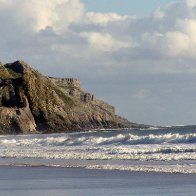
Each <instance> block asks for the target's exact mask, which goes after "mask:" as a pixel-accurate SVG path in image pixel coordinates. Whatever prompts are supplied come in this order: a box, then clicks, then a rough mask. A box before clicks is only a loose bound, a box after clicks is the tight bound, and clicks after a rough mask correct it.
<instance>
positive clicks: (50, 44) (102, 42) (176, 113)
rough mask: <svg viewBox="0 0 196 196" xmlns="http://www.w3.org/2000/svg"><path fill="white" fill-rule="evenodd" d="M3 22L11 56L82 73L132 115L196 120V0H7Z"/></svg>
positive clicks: (5, 58) (2, 57)
mask: <svg viewBox="0 0 196 196" xmlns="http://www.w3.org/2000/svg"><path fill="white" fill-rule="evenodd" d="M144 2H146V4H144ZM0 26H1V31H0V35H1V36H0V61H2V62H3V63H6V62H13V61H15V60H18V59H20V60H24V61H26V62H27V63H28V64H30V65H31V66H32V67H33V68H35V69H37V70H39V71H40V72H41V73H43V74H46V75H50V76H56V77H76V78H79V79H80V80H81V83H82V86H83V87H84V88H85V89H87V90H88V91H90V92H92V93H94V94H95V96H96V97H98V98H100V99H103V100H105V101H107V102H108V103H110V104H112V105H114V106H115V107H116V112H117V114H119V115H121V116H123V117H125V118H127V119H128V120H130V121H132V122H137V123H144V124H152V125H185V124H196V52H195V48H196V36H195V35H196V0H174V1H173V0H170V1H169V0H156V1H155V0H146V1H144V0H137V1H135V0H124V1H119V0H93V1H92V0H39V1H35V0H17V1H16V0H0Z"/></svg>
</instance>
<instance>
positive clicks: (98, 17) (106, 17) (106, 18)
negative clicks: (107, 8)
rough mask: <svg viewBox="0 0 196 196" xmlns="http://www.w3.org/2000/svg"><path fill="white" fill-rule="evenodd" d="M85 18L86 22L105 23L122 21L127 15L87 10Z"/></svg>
mask: <svg viewBox="0 0 196 196" xmlns="http://www.w3.org/2000/svg"><path fill="white" fill-rule="evenodd" d="M86 18H87V20H88V22H91V23H94V24H101V25H107V24H108V23H111V22H116V21H124V20H126V19H128V16H121V15H118V14H116V13H95V12H87V13H86Z"/></svg>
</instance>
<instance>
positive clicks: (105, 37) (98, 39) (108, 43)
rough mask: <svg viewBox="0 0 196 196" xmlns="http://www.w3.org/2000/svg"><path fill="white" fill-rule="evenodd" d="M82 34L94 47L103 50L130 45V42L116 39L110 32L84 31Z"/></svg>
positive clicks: (114, 49) (112, 49) (113, 49)
mask: <svg viewBox="0 0 196 196" xmlns="http://www.w3.org/2000/svg"><path fill="white" fill-rule="evenodd" d="M81 36H82V37H84V38H86V39H87V41H88V42H89V44H90V46H91V47H92V48H97V49H99V50H103V51H116V50H118V49H120V48H126V47H129V46H130V44H129V43H126V42H122V41H120V40H116V39H114V38H113V37H112V36H111V35H110V34H108V33H97V32H90V33H88V32H82V33H81Z"/></svg>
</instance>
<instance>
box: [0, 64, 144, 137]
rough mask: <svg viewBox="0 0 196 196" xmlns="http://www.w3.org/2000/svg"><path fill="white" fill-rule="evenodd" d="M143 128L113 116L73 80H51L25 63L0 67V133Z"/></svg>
mask: <svg viewBox="0 0 196 196" xmlns="http://www.w3.org/2000/svg"><path fill="white" fill-rule="evenodd" d="M123 127H143V126H142V125H137V124H134V123H130V122H128V121H127V120H125V119H123V118H121V117H119V116H117V115H116V114H115V109H114V107H112V106H110V105H109V104H107V103H105V102H104V101H101V100H98V99H96V98H95V96H94V95H92V94H90V93H88V92H86V91H85V90H83V89H82V88H81V86H80V81H79V80H77V79H73V78H64V79H61V78H51V77H46V76H43V75H42V74H40V73H38V72H37V71H36V70H33V69H32V68H31V67H30V66H28V65H27V64H26V63H25V62H22V61H16V62H14V63H10V64H5V65H2V64H0V133H1V134H17V133H26V134H27V133H28V134H29V133H37V132H41V133H54V132H66V131H79V130H88V129H102V128H123Z"/></svg>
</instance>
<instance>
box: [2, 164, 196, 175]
mask: <svg viewBox="0 0 196 196" xmlns="http://www.w3.org/2000/svg"><path fill="white" fill-rule="evenodd" d="M2 167H8V168H9V167H10V168H48V169H50V168H51V169H53V168H59V169H81V170H87V171H102V172H103V171H107V172H122V173H124V172H126V173H130V174H131V173H138V174H140V173H143V174H168V175H177V174H179V175H195V176H196V173H185V172H169V171H168V172H164V171H144V170H126V169H104V168H96V167H87V166H62V165H44V164H0V168H2Z"/></svg>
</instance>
